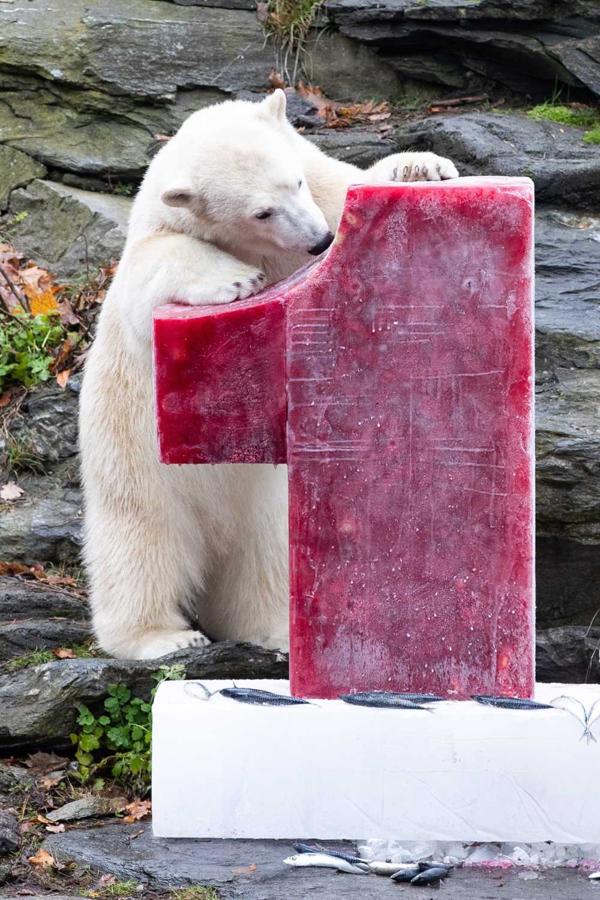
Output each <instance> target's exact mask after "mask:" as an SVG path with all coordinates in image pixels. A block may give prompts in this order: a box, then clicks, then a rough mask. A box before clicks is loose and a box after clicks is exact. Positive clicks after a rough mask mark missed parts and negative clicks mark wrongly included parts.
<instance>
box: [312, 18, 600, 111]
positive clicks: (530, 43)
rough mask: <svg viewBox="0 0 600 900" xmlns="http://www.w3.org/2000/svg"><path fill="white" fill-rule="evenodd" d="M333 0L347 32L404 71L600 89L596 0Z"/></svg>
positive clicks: (537, 89) (523, 85) (526, 86)
mask: <svg viewBox="0 0 600 900" xmlns="http://www.w3.org/2000/svg"><path fill="white" fill-rule="evenodd" d="M567 6H568V9H567V8H566V7H565V4H564V3H560V2H556V0H528V2H521V0H479V2H473V0H418V2H417V0H377V2H375V0H328V2H327V4H326V9H327V11H328V13H329V16H330V18H331V19H332V21H333V22H334V23H335V24H336V25H337V27H338V28H339V29H340V31H341V32H342V34H344V35H346V36H348V37H350V38H354V39H355V40H358V41H360V42H363V43H365V44H367V45H368V46H370V47H373V48H374V49H377V50H378V51H379V52H380V54H381V56H382V57H383V58H384V59H385V61H387V63H388V64H389V65H390V66H391V67H393V68H395V69H396V70H397V71H398V72H399V73H401V74H402V75H405V76H409V77H411V78H414V79H419V80H422V81H429V82H433V83H437V84H441V85H446V86H451V87H460V88H462V89H468V88H469V86H470V85H471V86H472V85H473V83H476V84H480V85H481V84H486V83H497V84H500V85H504V86H506V87H509V88H511V89H513V90H516V91H519V92H522V93H526V94H538V95H539V96H542V97H548V96H550V95H551V94H552V93H553V91H554V90H555V89H556V86H557V84H558V85H563V86H568V88H569V89H570V90H571V91H575V92H577V91H579V92H580V93H581V95H582V96H583V95H585V94H588V95H589V94H593V95H596V96H600V37H599V30H600V29H599V25H600V9H599V7H598V4H597V3H595V2H594V0H581V2H574V3H569V4H567Z"/></svg>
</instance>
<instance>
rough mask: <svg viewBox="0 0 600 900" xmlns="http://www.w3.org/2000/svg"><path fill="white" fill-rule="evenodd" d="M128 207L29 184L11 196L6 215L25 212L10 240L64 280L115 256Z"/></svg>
mask: <svg viewBox="0 0 600 900" xmlns="http://www.w3.org/2000/svg"><path fill="white" fill-rule="evenodd" d="M148 2H150V0H148ZM130 209H131V200H130V199H128V198H126V197H118V196H114V195H108V194H98V193H93V192H92V191H82V190H79V189H78V188H74V187H67V186H66V185H63V184H58V183H56V182H52V181H33V182H32V183H31V184H30V185H28V187H27V188H21V189H19V190H16V191H13V193H12V195H11V201H10V212H11V213H12V214H14V213H26V216H25V217H24V218H23V219H22V220H21V221H19V222H18V223H17V224H15V225H14V226H12V227H11V239H12V240H13V241H14V243H15V245H16V246H17V247H18V248H19V249H20V250H23V251H24V252H25V253H26V254H28V255H29V256H31V257H33V258H34V259H35V260H36V262H37V263H39V264H40V265H44V266H47V267H48V268H49V269H51V270H52V271H53V272H54V273H56V274H57V275H58V276H60V277H69V276H71V275H75V274H80V273H81V272H85V271H86V270H90V269H93V268H95V267H97V266H100V265H102V264H104V263H107V262H110V261H111V260H113V259H117V258H118V257H119V256H120V253H121V250H122V248H123V244H124V242H125V236H126V230H127V220H128V217H129V211H130Z"/></svg>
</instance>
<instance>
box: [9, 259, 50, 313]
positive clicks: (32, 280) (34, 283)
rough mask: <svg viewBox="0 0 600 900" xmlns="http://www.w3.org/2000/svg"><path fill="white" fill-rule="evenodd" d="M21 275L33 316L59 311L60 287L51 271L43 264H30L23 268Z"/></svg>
mask: <svg viewBox="0 0 600 900" xmlns="http://www.w3.org/2000/svg"><path fill="white" fill-rule="evenodd" d="M19 275H20V277H21V282H22V284H23V290H24V292H25V295H26V297H27V299H28V300H29V307H30V309H31V314H32V315H33V316H40V315H44V316H47V315H52V314H53V313H56V312H58V306H57V300H56V294H57V293H58V288H57V287H56V285H55V284H54V278H53V277H52V275H51V274H50V272H48V271H47V270H46V269H42V268H41V266H36V265H30V266H25V268H23V269H21V270H20V272H19Z"/></svg>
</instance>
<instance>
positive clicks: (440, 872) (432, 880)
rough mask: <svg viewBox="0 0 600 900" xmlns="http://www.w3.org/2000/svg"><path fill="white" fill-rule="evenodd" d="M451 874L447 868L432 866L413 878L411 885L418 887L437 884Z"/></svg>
mask: <svg viewBox="0 0 600 900" xmlns="http://www.w3.org/2000/svg"><path fill="white" fill-rule="evenodd" d="M449 874H450V870H449V869H448V867H447V866H431V867H430V868H429V869H425V871H424V872H419V874H418V875H415V877H414V878H411V880H410V883H411V884H417V885H419V884H420V885H427V884H436V883H437V882H438V881H441V880H442V878H447V877H448V875H449Z"/></svg>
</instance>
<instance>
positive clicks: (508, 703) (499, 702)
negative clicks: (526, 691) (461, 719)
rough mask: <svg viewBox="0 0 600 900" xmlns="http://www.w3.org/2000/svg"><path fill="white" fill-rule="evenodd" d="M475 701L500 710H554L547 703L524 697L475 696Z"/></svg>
mask: <svg viewBox="0 0 600 900" xmlns="http://www.w3.org/2000/svg"><path fill="white" fill-rule="evenodd" d="M473 700H477V702H478V703H483V704H484V705H485V706H498V707H500V709H554V707H552V706H549V705H548V704H547V703H536V701H535V700H524V699H523V698H522V697H492V696H489V695H488V694H473Z"/></svg>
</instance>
